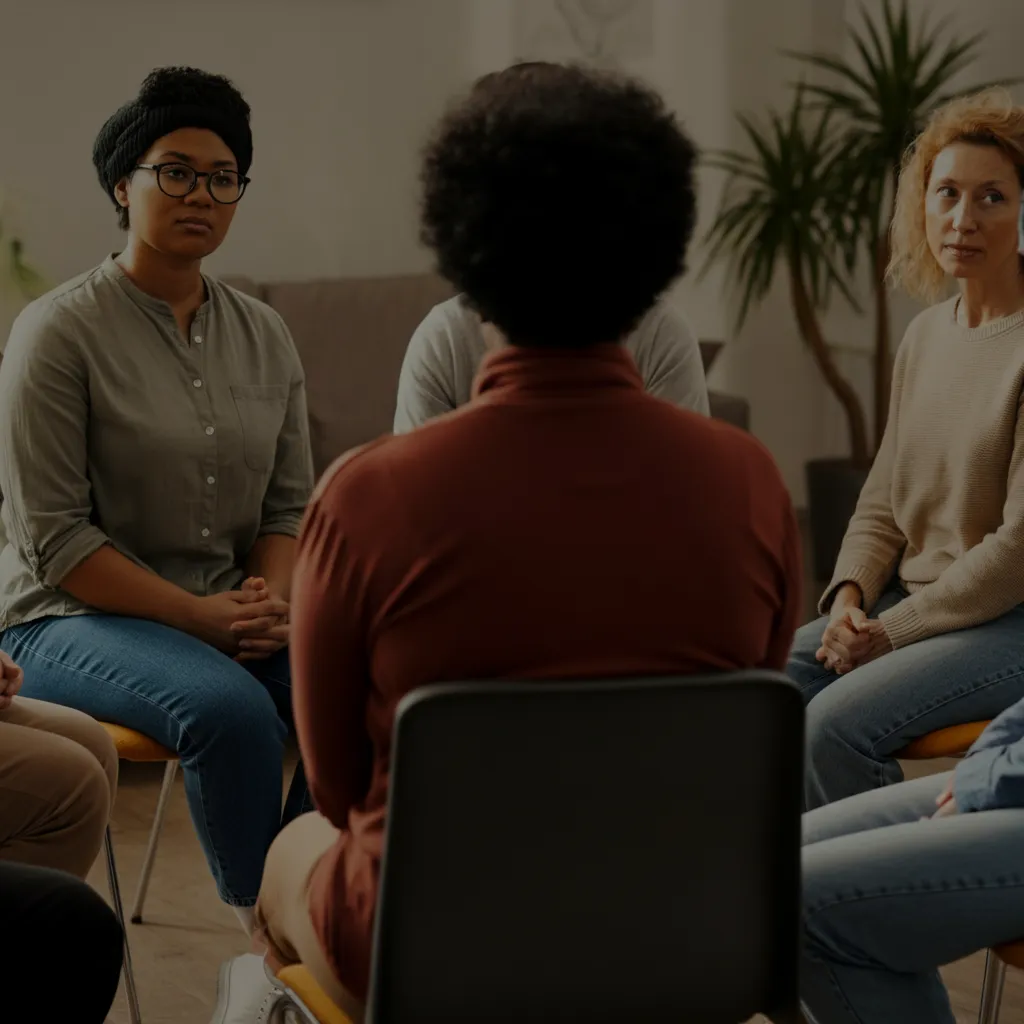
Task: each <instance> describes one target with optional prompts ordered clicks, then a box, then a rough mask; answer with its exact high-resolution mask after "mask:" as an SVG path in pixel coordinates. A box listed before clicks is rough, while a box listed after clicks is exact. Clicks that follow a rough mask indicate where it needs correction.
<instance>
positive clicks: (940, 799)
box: [932, 778, 958, 818]
mask: <svg viewBox="0 0 1024 1024" xmlns="http://www.w3.org/2000/svg"><path fill="white" fill-rule="evenodd" d="M935 806H936V807H937V808H938V810H937V811H936V812H935V813H934V814H933V815H932V817H933V818H948V817H949V816H950V815H953V814H956V813H957V812H958V808H957V806H956V797H955V796H953V780H952V778H951V779H950V780H949V785H948V786H947V787H946V788H945V789H944V790H943V791H942V792H941V793H940V794H939V795H938V796H937V797H936V798H935Z"/></svg>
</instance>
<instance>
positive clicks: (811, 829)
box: [801, 700, 1024, 1024]
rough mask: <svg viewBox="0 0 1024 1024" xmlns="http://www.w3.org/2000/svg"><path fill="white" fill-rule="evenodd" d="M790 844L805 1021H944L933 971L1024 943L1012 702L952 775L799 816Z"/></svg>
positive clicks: (1021, 792) (1020, 790) (1021, 777)
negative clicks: (797, 877)
mask: <svg viewBox="0 0 1024 1024" xmlns="http://www.w3.org/2000/svg"><path fill="white" fill-rule="evenodd" d="M922 819H927V820H922ZM803 841H804V849H803V871H804V964H803V966H802V968H801V977H802V995H803V999H804V1001H805V1004H806V1009H807V1011H808V1013H809V1016H810V1017H811V1020H812V1021H813V1022H814V1024H890V1022H891V1024H897V1022H899V1024H902V1022H904V1021H906V1022H907V1024H910V1022H911V1021H912V1022H913V1024H955V1021H956V1019H957V1018H956V1017H955V1016H954V1014H953V1010H952V1008H951V1006H950V1002H949V996H948V994H947V993H946V990H945V988H944V987H943V984H942V981H941V979H940V977H939V972H938V968H939V967H940V966H942V965H944V964H948V963H952V962H953V961H954V960H959V959H961V958H962V957H965V956H969V955H970V954H971V953H974V952H976V951H977V950H981V949H986V948H988V947H991V946H998V945H1001V944H1002V943H1004V942H1014V941H1017V940H1019V939H1024V885H1022V884H1021V883H1022V870H1021V849H1022V848H1024V700H1021V701H1018V702H1017V703H1016V704H1014V705H1013V706H1012V707H1010V708H1009V709H1007V710H1006V711H1004V712H1003V713H1002V715H1000V716H999V717H998V718H997V719H996V720H995V721H994V722H992V724H991V725H989V727H988V728H987V729H986V730H985V732H984V733H982V735H981V737H980V738H979V739H978V741H977V743H975V744H974V746H973V747H972V748H971V750H970V751H969V752H968V754H967V757H966V758H965V759H964V760H963V761H961V762H960V764H959V765H958V766H957V768H956V771H955V772H953V773H952V774H950V773H945V774H942V775H931V776H928V777H926V778H923V779H917V780H916V781H914V782H904V783H901V784H899V785H896V786H889V787H886V788H885V789H882V790H876V791H874V792H869V793H862V794H860V795H859V796H855V797H850V798H848V799H846V800H841V801H839V802H838V803H835V804H830V805H829V806H827V807H822V808H819V809H818V810H816V811H812V812H811V813H809V814H806V815H805V816H804V839H803Z"/></svg>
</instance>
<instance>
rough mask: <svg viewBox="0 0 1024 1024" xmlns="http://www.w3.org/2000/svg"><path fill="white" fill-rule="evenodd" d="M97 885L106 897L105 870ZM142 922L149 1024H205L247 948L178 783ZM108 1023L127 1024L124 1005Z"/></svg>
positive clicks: (963, 965) (970, 1012)
mask: <svg viewBox="0 0 1024 1024" xmlns="http://www.w3.org/2000/svg"><path fill="white" fill-rule="evenodd" d="M946 767H947V764H945V763H943V762H935V763H933V764H929V765H922V764H913V765H908V766H907V768H908V774H910V775H917V774H922V773H923V771H924V770H928V771H931V770H945V768H946ZM160 774H161V769H160V766H159V765H125V766H124V767H123V773H122V781H121V787H120V792H119V794H118V799H117V806H116V808H115V810H114V841H115V847H116V850H117V857H118V860H119V867H120V876H121V879H122V893H123V897H124V899H125V901H126V902H128V901H130V900H131V897H132V894H133V892H134V885H135V880H136V878H137V877H138V871H139V867H140V865H141V863H142V856H143V853H144V852H145V846H146V839H147V835H148V829H149V825H150V822H151V821H152V815H153V810H154V807H155V805H156V798H157V793H158V792H159V788H160ZM91 881H92V882H93V884H94V885H95V886H96V887H97V888H98V889H99V890H100V891H101V892H106V887H105V883H104V876H103V873H102V871H101V869H100V865H97V868H96V870H94V872H93V875H92V878H91ZM146 921H147V923H145V924H142V925H129V928H130V929H131V931H130V935H131V941H132V943H133V949H134V959H135V974H136V978H137V980H138V984H139V991H140V999H141V1002H142V1009H143V1020H144V1022H145V1024H207V1021H209V1019H210V1015H211V1014H212V1012H213V1006H214V1000H215V998H216V986H217V968H218V966H219V965H220V964H221V963H222V962H223V961H224V960H226V959H228V958H229V957H232V956H235V955H237V954H238V953H242V952H245V949H246V942H245V939H244V938H243V936H242V933H241V930H240V928H239V926H238V924H237V922H236V920H235V917H234V914H233V913H232V912H231V911H230V910H229V909H228V908H227V907H225V906H223V905H222V904H221V903H220V902H219V901H218V899H217V896H216V893H215V891H214V887H213V882H212V881H211V880H210V874H209V871H208V870H207V868H206V864H205V862H204V860H203V855H202V852H201V850H200V848H199V843H198V841H197V840H196V837H195V833H194V831H193V829H192V825H191V823H190V822H189V819H188V813H187V810H186V807H185V794H184V792H183V789H182V785H181V779H180V776H179V779H178V782H177V785H176V787H175V791H174V795H173V797H172V799H171V804H170V807H169V809H168V814H167V824H166V826H165V830H164V834H163V836H162V838H161V840H160V849H159V853H158V855H157V861H156V868H155V870H154V872H153V881H152V885H151V888H150V895H149V899H148V902H147V913H146ZM982 967H983V958H982V957H981V956H980V955H979V956H974V957H971V958H970V959H969V960H964V961H962V962H960V963H956V964H953V965H951V966H950V967H948V968H947V969H946V970H945V971H944V972H943V973H944V976H945V979H946V982H947V984H948V986H949V989H950V994H951V997H952V1000H953V1005H954V1007H955V1009H956V1012H957V1020H958V1022H959V1024H974V1022H976V1021H977V1013H978V997H979V993H980V986H981V977H982ZM109 1021H110V1022H111V1024H128V1013H127V1009H126V1007H125V1005H124V1002H123V999H122V998H121V997H120V996H119V998H118V1001H117V1002H116V1003H115V1005H114V1008H113V1011H112V1012H111V1015H110V1017H109ZM906 1024H914V1022H912V1021H907V1022H906ZM1001 1024H1024V972H1020V973H1019V972H1017V971H1013V970H1011V971H1009V972H1008V975H1007V981H1006V994H1005V997H1004V1004H1003V1014H1002V1017H1001Z"/></svg>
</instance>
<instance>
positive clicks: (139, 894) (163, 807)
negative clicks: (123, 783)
mask: <svg viewBox="0 0 1024 1024" xmlns="http://www.w3.org/2000/svg"><path fill="white" fill-rule="evenodd" d="M177 770H178V762H177V761H168V762H167V767H166V768H165V769H164V781H163V785H162V786H161V787H160V798H159V799H158V800H157V803H156V815H155V816H154V817H153V826H152V828H150V830H149V845H148V846H147V847H146V857H145V859H144V860H143V862H142V872H141V874H140V875H139V885H138V888H137V889H136V890H135V904H134V906H133V907H132V924H142V906H143V904H144V903H145V902H146V893H147V891H148V890H149V878H150V875H152V874H153V861H154V860H155V859H156V844H157V842H158V841H159V839H160V830H161V829H162V828H163V827H164V816H165V814H166V813H167V802H168V800H169V799H170V796H171V792H172V790H173V788H174V776H175V773H176V772H177Z"/></svg>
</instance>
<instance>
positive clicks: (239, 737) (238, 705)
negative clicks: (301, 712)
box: [178, 666, 288, 757]
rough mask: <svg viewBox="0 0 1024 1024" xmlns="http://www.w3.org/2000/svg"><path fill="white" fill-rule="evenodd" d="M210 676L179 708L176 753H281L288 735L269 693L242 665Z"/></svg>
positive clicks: (185, 754) (256, 754)
mask: <svg viewBox="0 0 1024 1024" xmlns="http://www.w3.org/2000/svg"><path fill="white" fill-rule="evenodd" d="M237 667H238V672H237V673H236V672H233V671H226V672H224V673H219V674H218V675H216V676H213V677H211V678H210V679H209V681H208V683H207V685H205V686H203V687H202V688H201V693H200V694H199V695H198V696H195V694H193V699H192V700H190V701H189V703H188V706H187V707H185V708H183V709H182V713H181V715H180V716H178V724H179V726H180V727H181V729H182V732H183V734H184V735H183V736H182V740H183V742H182V744H181V745H180V746H179V748H178V749H179V752H180V753H181V754H182V755H183V757H188V756H189V755H190V754H199V753H201V752H203V751H209V750H211V749H220V748H234V749H236V750H237V751H238V752H239V753H240V755H241V756H249V757H252V756H259V757H263V756H267V754H268V753H274V754H280V753H281V752H282V751H283V749H284V742H285V739H286V738H287V735H288V727H287V726H286V725H285V723H284V722H283V721H282V719H281V717H280V715H278V713H277V708H276V707H275V706H274V701H273V698H272V697H271V696H270V694H269V693H267V691H266V690H265V689H264V688H263V687H262V686H261V685H260V684H259V683H258V682H257V681H256V680H255V679H253V678H252V676H250V675H249V673H248V672H246V671H245V669H243V668H242V667H241V666H237Z"/></svg>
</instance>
